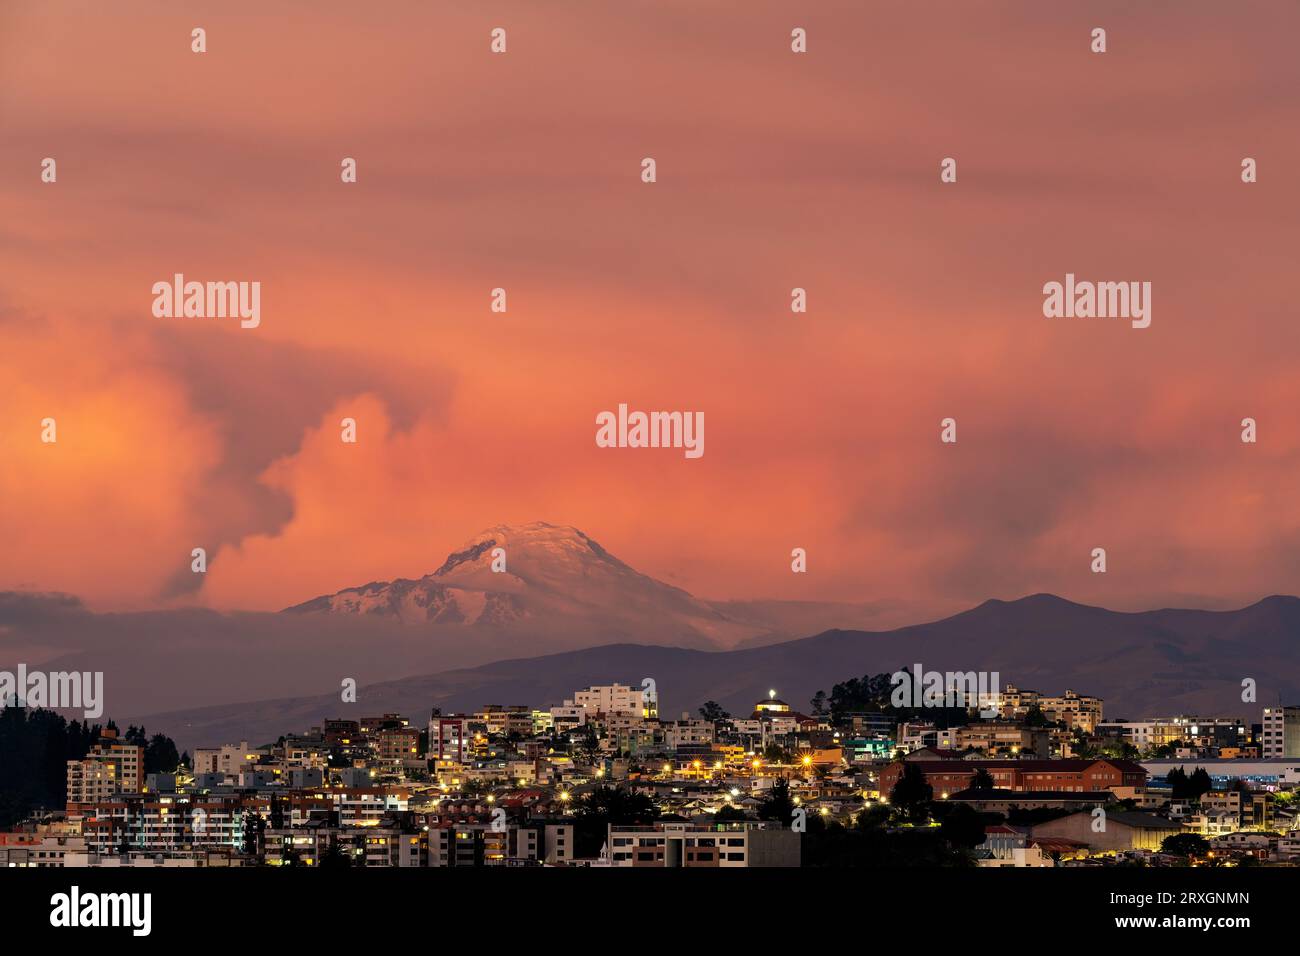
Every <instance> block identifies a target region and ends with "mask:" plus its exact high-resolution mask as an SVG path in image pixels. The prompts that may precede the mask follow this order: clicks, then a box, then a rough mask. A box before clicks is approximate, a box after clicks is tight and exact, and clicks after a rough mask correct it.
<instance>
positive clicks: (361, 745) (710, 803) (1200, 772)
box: [0, 674, 1300, 867]
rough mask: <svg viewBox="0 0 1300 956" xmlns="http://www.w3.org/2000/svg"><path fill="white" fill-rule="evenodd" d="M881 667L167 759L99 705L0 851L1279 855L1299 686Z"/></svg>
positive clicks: (1223, 862) (404, 721) (893, 857)
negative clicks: (1158, 699) (1111, 701)
mask: <svg viewBox="0 0 1300 956" xmlns="http://www.w3.org/2000/svg"><path fill="white" fill-rule="evenodd" d="M895 676H897V675H895ZM890 688H891V678H890V676H889V675H885V674H880V675H874V676H873V675H867V676H864V677H863V678H861V679H853V680H850V681H847V682H845V683H843V684H837V685H835V688H834V689H833V691H832V692H831V693H830V694H826V693H824V692H819V693H818V694H817V695H816V696H815V697H814V698H813V699H812V700H811V701H810V702H809V704H808V706H807V707H806V708H803V709H801V708H798V707H796V706H794V705H792V704H790V703H788V702H786V701H785V700H783V699H781V697H780V696H779V695H778V693H777V691H776V690H775V689H768V690H767V691H766V692H764V693H761V695H756V696H757V698H758V699H757V700H756V701H755V702H754V704H753V706H752V709H749V710H747V712H745V713H742V714H730V713H728V712H727V711H725V710H724V709H723V708H722V707H721V706H719V705H718V704H717V703H715V702H713V701H706V702H703V703H702V704H701V705H700V706H699V707H698V708H697V710H696V711H695V712H694V713H677V714H663V713H660V712H659V707H658V694H657V692H656V689H655V688H654V684H653V682H652V681H644V682H642V683H641V686H634V685H632V684H621V683H611V684H606V685H597V686H590V687H586V688H582V689H576V690H575V691H574V693H573V694H572V696H571V697H567V698H566V699H564V700H562V701H559V702H555V703H553V704H550V705H549V706H545V707H542V708H533V707H530V706H529V705H526V704H488V705H484V706H483V707H482V708H481V709H479V710H477V711H476V712H474V713H443V712H441V711H439V710H437V709H434V710H432V712H431V713H430V714H428V715H418V716H417V715H409V716H408V715H403V714H394V713H387V714H377V715H375V716H369V717H359V718H353V717H346V716H339V717H336V718H331V719H328V720H324V721H323V722H321V724H320V725H319V726H314V727H311V728H309V729H305V730H304V731H303V732H300V733H286V734H285V735H284V736H282V737H280V738H279V739H277V740H275V741H271V742H265V741H262V742H254V741H246V740H241V741H232V742H229V743H226V744H223V745H221V746H219V747H212V748H203V749H197V750H195V751H194V753H193V754H192V755H190V754H186V755H184V756H183V757H182V758H181V759H176V760H175V765H174V766H170V767H168V768H167V769H159V768H158V767H157V766H155V767H152V768H151V767H150V766H149V764H150V763H151V762H152V763H154V764H158V763H160V762H163V763H167V762H169V761H171V760H172V759H173V758H172V757H171V756H167V754H168V751H167V750H166V749H165V748H164V749H162V750H159V751H155V750H153V749H151V748H152V747H153V745H152V744H150V743H148V742H146V741H145V739H144V737H143V731H142V729H139V730H138V729H137V728H132V729H131V731H130V732H128V734H127V735H123V734H122V733H121V732H120V731H119V730H118V729H117V728H116V727H114V726H112V725H111V723H110V725H109V726H106V727H103V728H98V729H97V731H96V737H95V739H94V740H93V742H88V746H87V748H86V752H85V754H84V756H81V757H79V758H77V759H72V760H68V761H67V762H66V763H67V766H66V805H64V806H62V807H45V808H39V809H35V810H33V811H32V812H31V813H30V814H28V815H27V816H26V817H25V818H24V819H22V820H20V821H16V822H14V823H12V824H11V825H10V826H8V827H6V828H5V832H0V866H10V867H217V866H221V867H240V866H242V867H247V866H291V867H333V866H349V867H360V866H367V867H370V866H374V867H451V866H542V867H547V866H550V867H560V866H588V867H644V866H649V867H767V866H777V867H790V866H801V865H802V866H818V865H866V866H907V865H915V864H932V865H943V866H969V867H1097V866H1153V867H1154V866H1246V865H1248V866H1294V865H1296V864H1297V863H1300V817H1298V814H1297V809H1298V807H1300V805H1298V804H1297V800H1296V797H1297V790H1298V788H1300V706H1278V707H1263V708H1262V709H1261V711H1259V712H1257V713H1258V720H1257V721H1256V722H1253V723H1252V722H1250V721H1248V720H1246V719H1245V718H1244V717H1237V716H1231V717H1229V716H1211V715H1204V716H1190V715H1179V716H1170V717H1149V718H1144V719H1141V720H1129V719H1107V718H1106V717H1105V715H1104V713H1103V701H1102V700H1100V699H1099V698H1097V697H1091V696H1087V695H1085V694H1077V693H1075V692H1074V691H1073V690H1066V691H1065V692H1064V693H1063V694H1060V695H1059V696H1053V695H1049V694H1044V693H1039V692H1037V691H1033V690H1027V689H1020V688H1017V687H1015V686H1011V685H1008V686H1005V687H1003V688H1001V689H1000V690H998V691H997V692H996V694H994V695H992V696H989V695H987V694H985V695H982V696H981V697H980V699H978V700H969V701H964V702H961V701H959V702H957V704H956V705H954V706H943V707H939V708H926V707H924V706H917V707H898V706H896V705H895V704H894V703H892V702H891V700H890V693H889V691H890ZM949 703H951V702H949ZM963 703H968V704H970V706H969V707H967V706H962V704H963ZM345 706H352V707H356V706H358V705H355V704H353V705H345ZM15 710H17V711H19V712H21V708H12V707H11V708H9V709H8V710H7V711H6V712H5V713H6V715H12V714H13V712H14V711H15ZM160 740H165V738H162V737H161V735H159V736H158V737H155V738H154V742H158V741H160ZM170 754H172V755H174V754H175V751H174V749H173V750H171V751H170Z"/></svg>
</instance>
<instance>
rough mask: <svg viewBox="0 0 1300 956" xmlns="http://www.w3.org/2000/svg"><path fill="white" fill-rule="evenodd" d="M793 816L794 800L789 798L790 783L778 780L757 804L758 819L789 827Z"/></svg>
mask: <svg viewBox="0 0 1300 956" xmlns="http://www.w3.org/2000/svg"><path fill="white" fill-rule="evenodd" d="M793 814H794V798H793V797H791V796H790V781H789V780H785V779H781V780H778V781H776V783H774V784H772V786H771V788H770V789H769V790H768V791H767V794H766V795H765V796H764V797H763V799H762V801H761V802H760V803H759V805H758V818H759V819H760V820H775V821H777V822H778V823H781V824H783V825H784V826H789V825H790V820H791V818H792V815H793Z"/></svg>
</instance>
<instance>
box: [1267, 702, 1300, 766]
mask: <svg viewBox="0 0 1300 956" xmlns="http://www.w3.org/2000/svg"><path fill="white" fill-rule="evenodd" d="M1261 743H1262V744H1263V747H1262V750H1263V754H1264V758H1265V759H1267V758H1269V757H1300V707H1297V706H1288V707H1265V708H1264V737H1263V740H1262V741H1261Z"/></svg>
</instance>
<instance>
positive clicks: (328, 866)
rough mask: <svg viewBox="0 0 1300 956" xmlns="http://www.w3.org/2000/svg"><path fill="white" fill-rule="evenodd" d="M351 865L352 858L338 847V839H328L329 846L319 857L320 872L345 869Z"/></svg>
mask: <svg viewBox="0 0 1300 956" xmlns="http://www.w3.org/2000/svg"><path fill="white" fill-rule="evenodd" d="M351 865H352V857H350V856H349V855H348V854H346V853H344V852H343V848H342V847H341V846H339V841H338V837H330V842H329V845H328V846H326V847H325V852H324V853H322V854H321V855H320V868H321V869H322V870H337V869H345V868H347V867H350V866H351Z"/></svg>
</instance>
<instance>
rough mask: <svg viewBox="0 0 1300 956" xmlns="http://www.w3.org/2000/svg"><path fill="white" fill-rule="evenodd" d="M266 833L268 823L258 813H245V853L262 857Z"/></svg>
mask: <svg viewBox="0 0 1300 956" xmlns="http://www.w3.org/2000/svg"><path fill="white" fill-rule="evenodd" d="M265 832H266V821H265V820H263V819H262V815H261V814H260V813H257V812H256V811H247V812H245V813H244V843H243V847H242V849H243V851H244V853H245V854H246V855H248V856H254V857H256V856H261V854H262V834H263V833H265Z"/></svg>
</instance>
